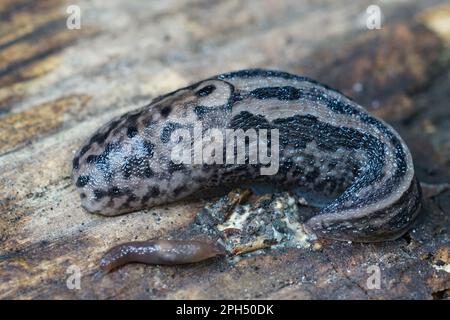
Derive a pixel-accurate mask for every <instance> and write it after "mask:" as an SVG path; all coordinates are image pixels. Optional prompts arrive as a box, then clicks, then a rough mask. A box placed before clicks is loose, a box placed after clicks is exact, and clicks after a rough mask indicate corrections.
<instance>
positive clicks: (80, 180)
mask: <svg viewBox="0 0 450 320" xmlns="http://www.w3.org/2000/svg"><path fill="white" fill-rule="evenodd" d="M89 180H90V177H89V176H79V177H78V179H77V183H76V186H77V187H78V188H82V187H84V186H85V185H87V184H88V182H89Z"/></svg>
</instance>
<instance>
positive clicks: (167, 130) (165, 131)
mask: <svg viewBox="0 0 450 320" xmlns="http://www.w3.org/2000/svg"><path fill="white" fill-rule="evenodd" d="M181 128H183V126H182V125H181V124H179V123H175V122H169V123H168V124H166V125H165V126H164V128H162V130H161V136H160V139H161V142H162V143H168V142H169V141H170V136H171V134H172V132H174V131H175V130H177V129H181Z"/></svg>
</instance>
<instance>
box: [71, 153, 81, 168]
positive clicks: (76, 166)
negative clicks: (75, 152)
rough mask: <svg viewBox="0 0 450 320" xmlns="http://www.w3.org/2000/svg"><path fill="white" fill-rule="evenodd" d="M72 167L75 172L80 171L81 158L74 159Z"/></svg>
mask: <svg viewBox="0 0 450 320" xmlns="http://www.w3.org/2000/svg"><path fill="white" fill-rule="evenodd" d="M72 167H73V169H75V170H78V169H79V168H80V157H79V156H75V158H73V161H72Z"/></svg>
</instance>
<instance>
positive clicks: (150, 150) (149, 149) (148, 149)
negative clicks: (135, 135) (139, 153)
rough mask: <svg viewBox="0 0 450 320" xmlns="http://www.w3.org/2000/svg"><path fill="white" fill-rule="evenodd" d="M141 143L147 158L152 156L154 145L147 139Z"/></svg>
mask: <svg viewBox="0 0 450 320" xmlns="http://www.w3.org/2000/svg"><path fill="white" fill-rule="evenodd" d="M142 145H143V147H144V150H145V153H146V155H147V157H148V158H147V159H150V158H152V157H153V154H154V153H153V149H154V148H155V145H154V144H153V143H151V142H149V141H144V142H143V143H142Z"/></svg>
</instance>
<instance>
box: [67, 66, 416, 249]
mask: <svg viewBox="0 0 450 320" xmlns="http://www.w3.org/2000/svg"><path fill="white" fill-rule="evenodd" d="M199 123H200V124H201V127H200V129H198V124H199ZM180 130H181V131H182V130H184V131H183V132H184V133H186V132H187V133H191V134H192V135H188V136H183V135H180V134H179V133H180V132H181V131H180ZM252 130H255V131H256V140H252V137H255V136H254V133H253V131H252ZM264 130H266V131H264ZM230 132H232V133H234V134H235V136H231V137H232V139H234V137H236V139H237V138H238V137H239V135H241V137H242V134H243V135H244V139H246V138H245V135H247V138H248V140H249V141H253V142H250V143H254V145H257V146H258V147H259V146H261V145H263V144H262V143H261V142H262V140H261V137H262V135H263V134H266V137H267V138H268V137H269V136H270V139H269V142H267V143H266V147H267V148H268V149H270V150H269V152H267V153H265V154H264V153H261V152H259V153H258V154H257V157H256V158H255V159H257V161H253V160H254V158H253V156H255V154H248V155H245V157H244V159H245V162H244V163H242V162H239V161H235V162H232V163H230V162H227V161H225V160H227V159H228V158H227V157H229V156H231V157H232V158H234V159H239V150H238V149H239V148H237V147H236V148H234V147H233V148H232V149H227V147H226V146H225V145H224V146H223V148H222V147H217V139H208V138H205V137H204V136H206V137H208V133H210V134H211V133H215V137H228V136H227V135H228V134H229V133H230ZM202 138H203V139H202ZM275 138H278V140H277V139H275ZM224 140H227V139H225V138H224ZM198 141H203V145H200V148H194V150H193V151H192V154H193V158H194V159H193V162H192V163H190V164H189V163H186V162H183V161H178V160H179V159H178V160H177V161H175V159H174V157H173V155H174V154H173V150H174V149H176V148H177V147H180V146H183V145H184V146H186V144H183V143H186V142H187V146H191V142H193V144H194V147H195V143H196V142H198ZM275 142H277V143H275ZM275 146H276V147H277V148H275ZM271 148H272V149H271ZM199 150H200V154H201V156H200V161H198V159H199V158H198V157H197V156H198V155H197V153H196V152H198V151H199ZM211 150H214V152H211ZM230 150H231V154H230V152H229V151H230ZM227 151H228V152H227ZM259 151H261V150H259ZM269 154H270V156H269ZM190 156H191V152H190V151H189V157H190ZM221 158H222V160H223V162H222V163H220V161H219V162H218V161H217V160H220V159H221ZM252 159H253V160H252ZM262 159H264V160H268V161H265V162H264V161H261V160H262ZM191 160H192V159H191ZM272 169H273V170H272ZM264 170H265V171H266V172H268V173H267V174H262V173H263V172H264ZM271 170H272V171H271ZM73 179H74V181H75V184H76V186H77V188H78V190H79V192H80V195H81V201H82V205H83V207H84V208H86V209H87V210H88V211H90V212H94V213H99V214H103V215H109V216H112V215H117V214H121V213H126V212H130V211H136V210H140V209H143V208H148V207H151V206H156V205H160V204H165V203H169V202H174V201H177V200H181V199H186V198H189V197H195V196H200V195H205V194H209V193H212V190H216V191H217V190H220V191H221V192H222V194H225V193H226V192H227V191H229V190H230V189H231V188H234V187H239V186H242V185H244V184H252V183H266V184H269V185H273V186H277V187H280V188H283V189H295V190H298V191H299V192H300V193H301V195H302V196H303V197H304V198H305V199H307V200H308V201H307V202H308V203H310V204H313V205H317V206H319V207H320V212H319V213H318V214H317V215H316V216H314V217H312V218H311V219H310V220H309V221H308V222H307V223H306V225H307V226H308V227H309V228H310V229H312V230H313V231H314V232H315V233H317V234H318V235H321V236H323V237H328V238H334V239H339V240H352V241H383V240H388V239H394V238H396V237H399V236H400V235H402V234H403V233H404V232H405V231H406V230H407V229H408V228H409V227H410V226H411V224H412V222H413V221H414V218H415V217H416V215H417V213H418V211H419V207H420V203H421V191H420V186H419V184H418V182H417V179H416V178H415V176H414V168H413V163H412V158H411V154H410V152H409V150H408V148H407V146H406V144H405V143H404V141H403V140H402V138H401V137H400V136H399V134H398V133H397V132H396V131H395V130H394V129H393V128H392V127H391V126H389V125H388V124H386V123H385V122H383V121H382V120H380V119H377V118H375V117H373V116H372V115H370V114H369V113H368V112H367V111H366V110H365V109H364V108H362V107H361V106H359V105H358V104H356V103H355V102H353V101H352V100H350V99H349V98H347V97H346V96H344V95H343V94H341V93H339V92H337V91H336V90H333V89H331V88H328V87H326V86H324V85H321V84H319V83H317V82H315V81H313V80H311V79H308V78H306V77H300V76H296V75H292V74H289V73H285V72H280V71H270V70H261V69H253V70H242V71H237V72H230V73H225V74H221V75H218V76H215V77H211V78H209V79H206V80H203V81H200V82H198V83H196V84H193V85H191V86H188V87H186V88H182V89H179V90H177V91H174V92H172V93H169V94H166V95H164V96H162V97H159V98H157V99H155V100H154V101H152V103H151V104H149V105H147V106H145V107H143V108H141V109H138V110H136V111H133V112H130V113H127V114H125V115H123V116H121V117H119V118H116V119H114V120H112V121H111V122H109V123H108V124H107V125H105V126H103V127H102V128H100V129H99V130H98V131H97V132H96V133H95V134H94V135H93V136H92V137H91V138H90V139H89V140H88V141H87V143H86V144H85V145H84V146H83V147H82V148H81V149H80V150H79V151H78V152H77V154H76V155H75V158H74V160H73Z"/></svg>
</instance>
